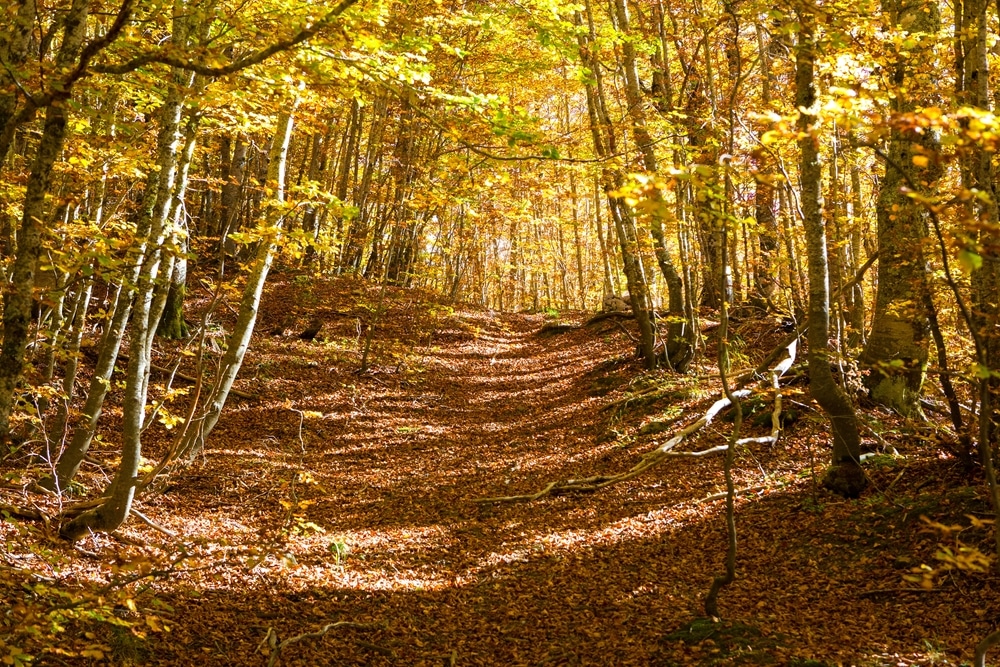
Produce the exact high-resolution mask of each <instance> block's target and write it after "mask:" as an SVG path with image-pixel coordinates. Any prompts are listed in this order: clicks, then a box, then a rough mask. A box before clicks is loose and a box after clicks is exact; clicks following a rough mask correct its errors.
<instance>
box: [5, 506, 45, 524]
mask: <svg viewBox="0 0 1000 667" xmlns="http://www.w3.org/2000/svg"><path fill="white" fill-rule="evenodd" d="M0 514H7V515H9V516H12V517H16V518H18V519H27V520H29V521H43V520H44V519H45V515H44V514H42V513H41V512H40V511H38V510H36V509H29V508H27V507H18V506H17V505H8V504H7V503H0Z"/></svg>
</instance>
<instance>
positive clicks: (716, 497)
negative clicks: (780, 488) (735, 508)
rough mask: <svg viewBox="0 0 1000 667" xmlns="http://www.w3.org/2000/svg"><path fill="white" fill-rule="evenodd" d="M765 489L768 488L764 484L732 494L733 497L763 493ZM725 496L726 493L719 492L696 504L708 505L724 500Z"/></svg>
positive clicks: (738, 490)
mask: <svg viewBox="0 0 1000 667" xmlns="http://www.w3.org/2000/svg"><path fill="white" fill-rule="evenodd" d="M766 488H768V487H767V485H766V484H763V485H761V486H748V487H747V488H745V489H737V490H736V491H734V492H733V495H737V496H742V495H743V494H745V493H757V492H758V491H763V490H764V489H766ZM726 495H727V493H726V492H725V491H720V492H719V493H713V494H712V495H710V496H705V497H704V498H702V499H701V500H698V501H696V502H699V503H710V502H712V501H713V500H721V499H722V498H725V497H726Z"/></svg>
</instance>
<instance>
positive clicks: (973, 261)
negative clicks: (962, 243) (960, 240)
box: [958, 249, 983, 273]
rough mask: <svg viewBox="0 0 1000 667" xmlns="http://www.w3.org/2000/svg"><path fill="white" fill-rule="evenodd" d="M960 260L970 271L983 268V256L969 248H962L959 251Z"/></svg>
mask: <svg viewBox="0 0 1000 667" xmlns="http://www.w3.org/2000/svg"><path fill="white" fill-rule="evenodd" d="M958 261H959V263H960V264H961V265H962V266H963V267H964V268H965V270H966V271H969V272H970V273H971V272H972V271H975V270H977V269H981V268H983V258H982V257H981V256H980V255H977V254H976V253H974V252H972V251H971V250H968V249H962V250H961V251H959V253H958Z"/></svg>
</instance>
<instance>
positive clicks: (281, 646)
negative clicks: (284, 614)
mask: <svg viewBox="0 0 1000 667" xmlns="http://www.w3.org/2000/svg"><path fill="white" fill-rule="evenodd" d="M376 627H378V626H376V625H374V624H372V623H355V622H353V621H337V622H336V623H327V624H326V625H324V626H323V627H322V628H320V629H319V630H317V631H315V632H303V633H302V634H301V635H295V636H294V637H289V638H288V639H286V640H284V641H283V642H281V643H279V642H278V633H277V632H275V631H274V628H268V629H267V634H266V635H265V636H264V639H263V640H261V642H260V644H258V646H257V649H258V650H261V649H262V648H263V646H264V644H267V646H268V648H270V649H271V651H270V654H269V656H268V660H267V667H274V666H275V665H276V664H278V660H279V659H280V658H281V652H282V651H284V650H285V649H286V648H288V647H289V646H291V645H292V644H297V643H298V642H300V641H304V640H306V639H322V638H323V637H325V636H326V635H327V633H329V632H330V631H331V630H337V629H338V628H358V629H361V630H371V629H373V628H376Z"/></svg>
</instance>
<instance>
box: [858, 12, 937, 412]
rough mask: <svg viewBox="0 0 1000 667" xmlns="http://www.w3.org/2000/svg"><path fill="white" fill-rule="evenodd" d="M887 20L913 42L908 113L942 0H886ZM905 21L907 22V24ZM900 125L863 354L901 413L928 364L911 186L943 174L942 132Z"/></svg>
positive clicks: (907, 62) (881, 210) (899, 64)
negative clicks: (922, 1)
mask: <svg viewBox="0 0 1000 667" xmlns="http://www.w3.org/2000/svg"><path fill="white" fill-rule="evenodd" d="M884 12H885V14H886V18H887V20H888V23H889V24H890V25H892V26H895V27H896V29H900V30H902V33H903V34H902V35H901V39H904V40H907V41H909V42H913V43H914V44H915V45H911V46H908V47H907V48H906V50H905V51H901V52H900V53H899V54H897V55H896V60H895V63H893V64H892V66H893V84H894V85H895V86H896V87H897V89H898V90H900V91H903V90H905V91H906V92H905V93H898V94H896V95H895V96H894V98H893V103H892V106H893V109H892V110H893V111H894V112H895V113H896V114H897V115H898V114H906V113H907V112H911V111H913V110H914V109H915V108H917V107H918V106H919V105H920V104H921V102H920V101H919V100H918V99H917V97H918V95H919V94H920V85H919V83H917V81H916V80H915V78H914V76H913V72H914V71H915V70H917V69H925V68H927V67H929V66H930V57H931V55H930V51H931V48H932V46H933V40H934V39H935V37H936V33H937V31H938V30H939V28H940V16H939V14H938V8H937V6H936V4H935V3H930V4H927V5H915V4H912V3H904V2H901V1H900V0H894V1H893V2H889V3H885V5H884ZM900 26H906V27H905V29H901V28H900ZM904 122H905V120H904V119H900V120H898V121H897V123H896V124H895V125H894V126H893V129H892V130H891V134H890V139H889V152H888V156H887V159H886V165H885V178H884V179H883V180H882V182H881V184H880V190H879V197H878V209H877V210H878V250H879V258H880V259H879V264H878V292H877V295H876V299H875V313H874V317H873V321H872V330H871V333H870V334H869V336H868V343H867V345H866V346H865V349H864V352H863V354H862V355H861V361H862V362H863V363H864V365H865V366H866V367H868V369H869V375H868V379H867V382H866V383H867V385H868V387H869V390H870V391H871V395H872V398H874V399H875V400H876V401H878V402H880V403H882V404H884V405H887V406H889V407H891V408H893V409H895V410H897V411H898V412H899V413H900V414H903V415H907V416H915V415H919V414H920V390H921V387H922V385H923V381H924V376H925V374H926V369H927V358H928V347H929V342H930V323H929V319H928V313H927V298H928V294H929V290H930V285H929V281H928V267H927V260H926V259H925V257H924V249H923V239H925V238H926V237H927V229H928V224H927V209H926V207H925V206H924V205H923V204H921V203H918V202H914V201H913V200H912V199H911V198H910V197H909V196H908V194H907V192H908V188H909V184H911V183H919V184H920V185H921V186H923V187H924V188H926V189H930V188H933V187H934V182H935V181H936V180H937V178H938V177H939V176H940V175H941V169H940V168H939V167H937V166H936V164H937V163H938V151H939V150H940V146H939V140H938V137H937V132H935V131H934V130H927V129H924V128H920V127H905V126H901V123H904Z"/></svg>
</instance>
